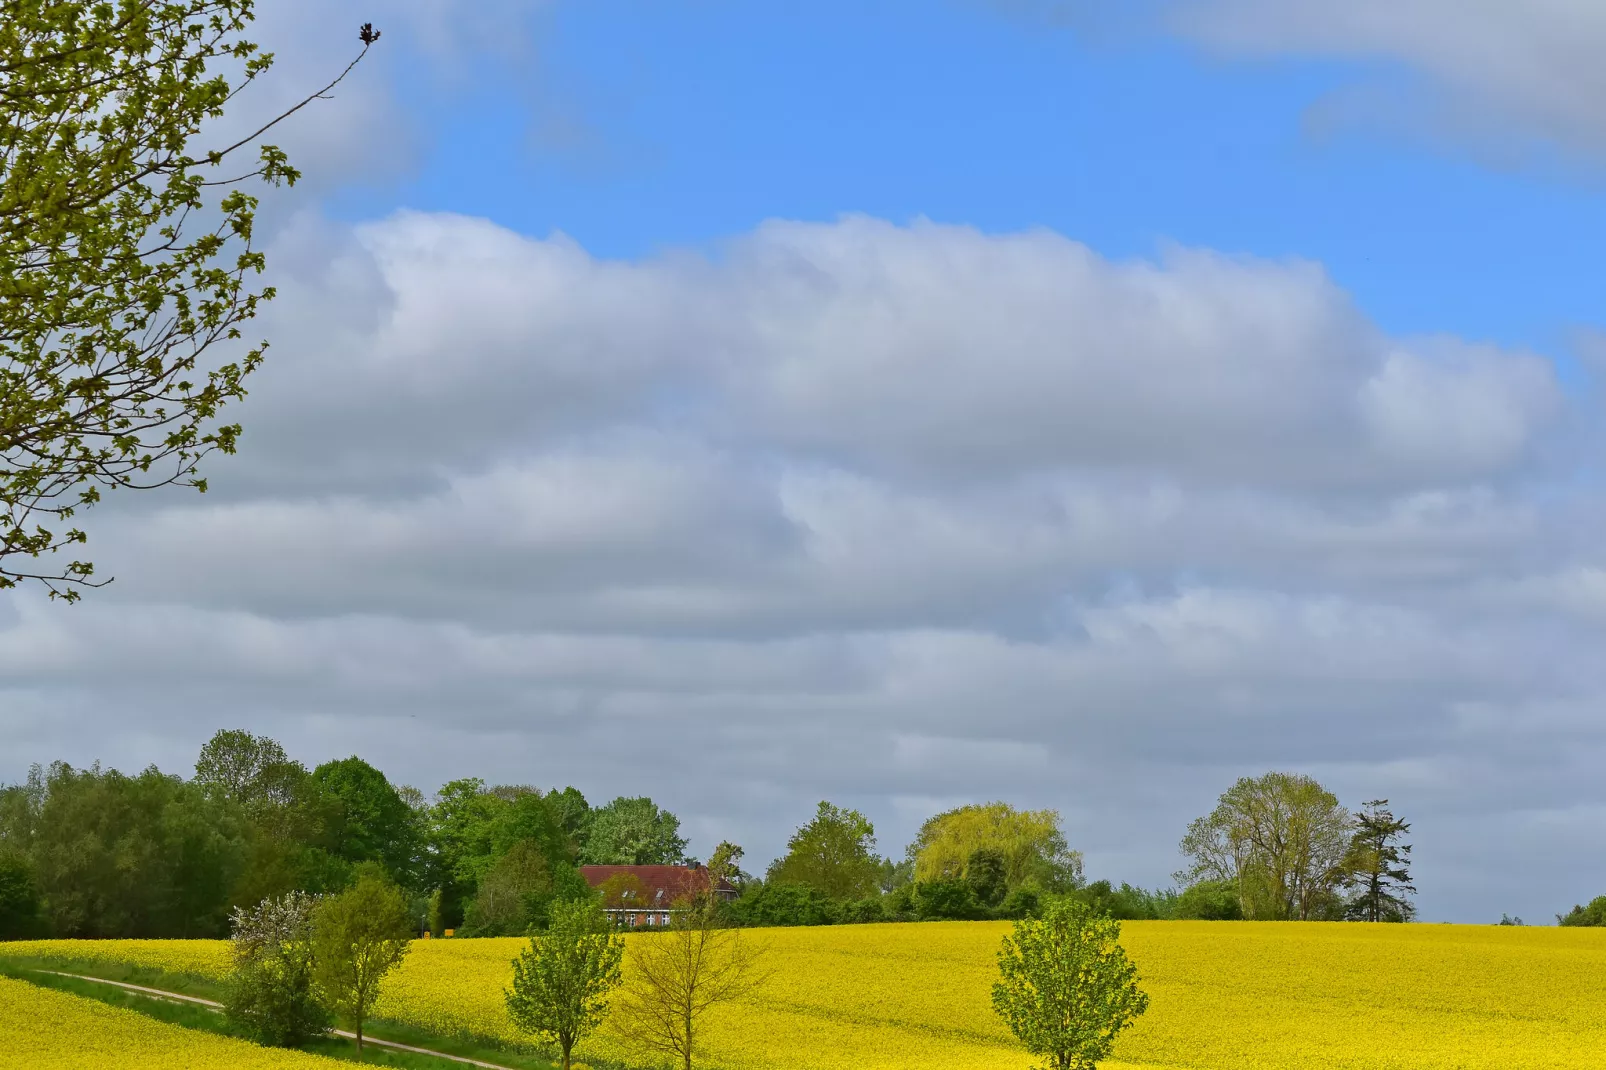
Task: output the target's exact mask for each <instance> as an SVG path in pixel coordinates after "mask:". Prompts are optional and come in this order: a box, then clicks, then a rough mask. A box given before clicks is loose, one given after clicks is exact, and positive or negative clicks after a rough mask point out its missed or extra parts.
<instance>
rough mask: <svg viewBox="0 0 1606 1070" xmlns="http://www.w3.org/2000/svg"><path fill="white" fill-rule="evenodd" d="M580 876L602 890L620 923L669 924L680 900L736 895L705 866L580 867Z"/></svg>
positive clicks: (610, 913)
mask: <svg viewBox="0 0 1606 1070" xmlns="http://www.w3.org/2000/svg"><path fill="white" fill-rule="evenodd" d="M580 875H581V876H582V877H584V878H585V879H586V883H587V884H589V885H591V887H593V888H599V889H601V890H602V906H603V909H604V910H605V911H606V912H607V914H608V916H609V917H611V918H613V919H614V921H616V922H617V923H618V924H620V925H625V926H629V927H630V928H632V929H634V928H637V927H640V926H652V925H668V924H669V914H670V912H671V911H672V910H674V909H675V908H676V905H677V904H678V903H680V902H681V901H682V900H686V899H690V898H693V897H694V896H699V895H707V894H708V893H709V891H710V890H712V891H713V893H714V894H715V895H716V896H718V897H719V898H720V899H725V900H730V899H735V898H736V888H735V887H734V886H733V885H732V884H731V883H730V882H729V881H727V880H725V879H724V878H720V879H719V880H718V881H715V880H714V879H713V875H712V874H710V873H709V872H708V867H707V866H702V865H696V864H693V865H689V866H581V867H580Z"/></svg>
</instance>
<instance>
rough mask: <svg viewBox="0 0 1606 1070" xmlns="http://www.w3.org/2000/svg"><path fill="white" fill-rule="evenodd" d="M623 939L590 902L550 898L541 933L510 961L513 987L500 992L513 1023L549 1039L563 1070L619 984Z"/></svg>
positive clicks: (595, 1025) (600, 1016)
mask: <svg viewBox="0 0 1606 1070" xmlns="http://www.w3.org/2000/svg"><path fill="white" fill-rule="evenodd" d="M624 953H625V942H624V939H623V938H622V937H620V936H618V935H617V934H616V933H614V931H613V925H612V923H611V922H609V921H608V918H607V915H605V914H603V913H602V910H601V908H600V907H598V906H597V905H596V904H595V903H594V902H591V901H584V900H583V901H577V902H571V903H554V904H553V906H552V917H551V921H550V923H549V924H548V926H547V930H546V932H545V933H543V934H541V935H540V936H532V937H530V946H529V947H527V948H525V949H524V951H523V952H521V953H520V954H519V957H518V958H516V959H514V960H513V988H512V989H511V990H510V991H507V992H505V993H504V995H505V996H506V998H507V1011H508V1015H509V1016H510V1017H512V1019H513V1024H514V1025H517V1026H518V1027H519V1028H520V1029H523V1030H524V1031H526V1032H529V1033H538V1034H542V1035H544V1036H546V1037H548V1038H550V1039H551V1040H553V1041H555V1042H556V1043H557V1045H558V1048H559V1050H560V1051H562V1053H563V1070H569V1056H570V1053H571V1052H572V1051H573V1050H574V1045H575V1042H576V1041H578V1040H579V1039H580V1038H581V1037H583V1036H585V1035H586V1034H587V1033H589V1032H591V1031H592V1030H593V1029H595V1028H596V1027H597V1026H599V1025H601V1024H602V1019H603V1016H604V1015H605V1014H606V1013H607V1010H608V996H609V995H610V994H611V993H612V992H613V990H614V989H615V988H617V987H618V986H619V982H620V980H621V979H622V975H621V973H620V970H619V963H620V961H621V960H622V959H623V958H624Z"/></svg>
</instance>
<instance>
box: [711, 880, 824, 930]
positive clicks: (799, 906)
mask: <svg viewBox="0 0 1606 1070" xmlns="http://www.w3.org/2000/svg"><path fill="white" fill-rule="evenodd" d="M729 915H730V917H731V920H732V921H734V922H735V923H736V924H738V925H830V924H831V923H833V922H834V921H836V920H837V906H836V904H835V903H833V902H832V901H831V898H830V897H829V896H827V895H826V894H825V893H824V892H822V891H820V890H819V889H818V888H811V887H809V886H808V885H806V884H772V883H770V882H768V881H765V882H756V881H755V882H754V883H752V884H750V885H748V887H747V890H746V891H745V892H743V893H742V896H741V897H740V898H739V899H737V900H736V901H735V902H734V903H732V904H730V909H729Z"/></svg>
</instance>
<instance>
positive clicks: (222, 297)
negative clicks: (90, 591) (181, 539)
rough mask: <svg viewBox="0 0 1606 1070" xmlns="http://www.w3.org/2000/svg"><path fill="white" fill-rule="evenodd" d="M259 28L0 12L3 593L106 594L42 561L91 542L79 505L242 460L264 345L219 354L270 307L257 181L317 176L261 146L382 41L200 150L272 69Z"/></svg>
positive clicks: (222, 7)
mask: <svg viewBox="0 0 1606 1070" xmlns="http://www.w3.org/2000/svg"><path fill="white" fill-rule="evenodd" d="M252 18H253V0H105V2H100V3H90V2H86V0H0V590H3V589H6V588H10V587H15V586H16V585H17V584H18V583H19V582H21V581H23V580H27V579H33V580H37V581H40V582H42V583H43V584H44V585H45V586H46V587H47V588H48V589H49V591H50V594H51V596H52V597H64V598H66V599H68V600H69V601H71V600H74V599H76V598H77V597H78V596H79V593H80V590H81V589H82V588H83V587H86V586H96V585H98V584H99V583H100V582H103V581H99V580H97V579H95V576H94V565H93V564H92V563H91V562H89V561H86V560H74V561H72V562H70V563H69V564H67V565H66V566H65V567H60V568H56V567H51V566H48V565H44V564H40V563H38V562H39V559H40V558H48V557H50V556H52V555H54V554H56V553H57V552H59V551H61V550H64V549H67V548H70V547H73V546H76V545H79V544H82V543H84V542H86V541H87V538H88V537H87V535H86V534H85V533H84V532H83V530H81V529H80V528H78V527H76V526H73V525H72V523H71V522H72V520H73V517H74V515H75V514H76V513H77V511H78V510H80V509H83V508H87V507H89V506H92V505H94V504H95V503H96V502H98V501H99V500H100V496H101V492H102V491H103V490H106V489H110V488H115V487H132V488H151V487H158V486H165V485H171V484H178V485H183V486H190V487H194V488H196V489H197V490H201V491H204V490H205V489H206V480H205V479H204V478H203V477H201V476H200V475H198V468H197V462H198V461H199V460H200V459H201V458H202V457H204V456H205V455H206V454H208V453H210V452H212V451H214V450H216V451H221V452H223V453H233V452H234V449H235V444H236V442H237V441H238V439H239V436H240V427H239V425H238V424H223V423H221V422H220V421H219V419H218V417H219V413H220V410H221V409H222V408H223V407H224V406H225V405H226V404H227V403H228V402H230V401H234V400H237V399H239V398H241V397H244V396H245V385H244V384H245V378H246V376H247V375H249V374H250V373H251V372H252V371H253V370H255V369H256V368H257V366H258V365H259V364H260V363H261V362H262V357H263V350H264V349H265V347H266V343H261V344H258V345H256V346H255V347H254V348H250V349H247V350H246V351H245V352H243V353H241V352H233V353H232V354H229V356H230V358H231V359H226V360H224V361H223V362H221V363H215V362H212V361H209V360H207V359H205V358H206V355H207V351H208V350H209V349H211V348H212V347H213V346H214V345H216V344H217V343H219V342H227V341H230V340H235V339H239V338H240V337H241V335H240V325H241V324H242V323H243V322H244V321H246V320H248V319H251V318H252V317H253V316H255V315H256V313H257V309H258V307H259V305H260V304H261V302H263V301H266V300H269V299H271V298H272V297H273V289H272V288H271V287H263V288H260V289H257V288H253V286H252V284H251V282H250V279H251V277H252V276H256V275H259V274H260V273H261V272H262V269H263V266H264V262H263V257H262V253H261V252H259V251H258V250H257V249H255V248H254V247H253V245H252V224H253V221H254V218H255V213H256V207H257V199H256V197H255V196H253V195H251V194H250V193H247V192H246V188H245V187H246V185H247V183H250V182H252V181H261V182H264V183H266V184H267V185H270V186H278V185H280V184H281V183H283V184H294V182H295V181H296V179H297V178H298V177H299V172H297V171H296V169H295V168H294V167H292V166H290V163H289V160H288V159H287V158H286V156H285V154H284V153H283V152H282V151H281V150H280V149H279V148H277V147H276V146H274V145H268V144H262V143H261V138H262V136H263V135H264V134H265V133H266V132H267V131H268V130H269V129H271V128H272V127H273V126H275V125H276V124H277V123H279V122H280V121H282V120H283V119H285V118H287V117H288V116H289V115H291V114H293V113H295V112H296V111H299V110H300V109H301V108H302V107H303V106H305V105H306V104H308V103H309V102H310V101H312V100H314V99H317V98H318V97H321V96H323V95H324V94H326V93H327V92H328V91H329V90H330V89H332V88H334V86H335V85H336V84H337V83H339V82H340V80H341V79H342V78H344V77H345V75H346V74H347V73H348V72H350V70H351V68H352V67H354V66H356V64H357V62H358V61H360V60H361V59H362V57H363V56H364V55H366V54H367V52H368V49H369V47H370V46H371V45H372V44H373V43H374V41H376V40H377V39H378V38H379V32H378V31H377V30H374V29H373V28H372V26H369V25H364V26H363V27H362V28H361V30H360V31H359V33H358V37H359V39H360V41H361V45H362V50H361V51H360V52H359V53H358V54H357V57H356V58H355V59H353V60H352V61H351V63H350V64H349V65H348V66H347V67H346V69H345V71H342V72H341V73H340V75H339V77H337V78H335V79H334V81H332V82H330V83H329V84H328V85H327V86H324V87H323V88H322V89H321V90H319V91H317V92H315V93H312V94H310V95H309V96H308V97H307V98H305V99H304V100H302V101H301V102H300V103H298V104H296V105H295V106H294V107H291V108H289V109H287V110H286V111H284V112H283V113H281V114H279V115H278V116H276V117H274V118H273V119H271V120H270V121H268V122H266V123H264V124H262V125H261V126H260V127H259V128H258V129H256V130H255V131H253V132H252V133H250V134H248V135H246V136H245V137H242V138H239V139H238V140H235V141H233V143H231V144H223V143H219V144H217V145H216V146H212V147H207V148H198V147H195V146H193V145H192V142H193V141H194V140H195V139H196V138H197V136H198V135H199V134H200V131H201V126H202V124H203V123H205V122H206V121H207V120H210V119H216V118H218V117H220V116H222V115H223V114H224V112H225V111H226V110H227V109H229V108H230V107H231V105H232V104H233V103H234V101H235V98H236V97H237V96H238V95H239V93H240V92H241V90H243V89H244V88H245V86H247V85H249V84H250V83H251V82H253V81H255V80H256V79H257V78H258V77H260V76H261V74H262V73H263V72H264V71H266V70H267V69H268V66H269V65H270V64H271V63H272V60H273V57H272V55H271V54H268V53H262V52H260V51H259V50H258V49H257V46H256V45H254V44H252V43H250V42H249V41H246V40H245V39H244V38H243V37H242V36H241V34H242V33H243V32H244V30H245V26H246V24H247V23H248V22H249V21H251V19H252ZM225 68H227V70H225ZM231 78H232V81H231ZM253 153H254V158H253V159H251V160H250V161H249V162H246V161H242V159H241V157H242V155H250V154H253ZM241 348H244V346H242V347H241Z"/></svg>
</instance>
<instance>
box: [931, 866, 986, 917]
mask: <svg viewBox="0 0 1606 1070" xmlns="http://www.w3.org/2000/svg"><path fill="white" fill-rule="evenodd" d="M914 907H915V913H916V914H917V915H918V916H919V917H920V918H922V919H925V920H938V919H946V920H949V921H974V920H977V919H980V918H985V917H986V916H987V908H986V907H984V906H982V904H980V903H978V902H977V901H976V892H975V889H973V888H972V887H971V885H970V882H969V881H966V880H965V879H964V878H962V877H940V878H938V879H937V880H930V881H917V882H915V894H914Z"/></svg>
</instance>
